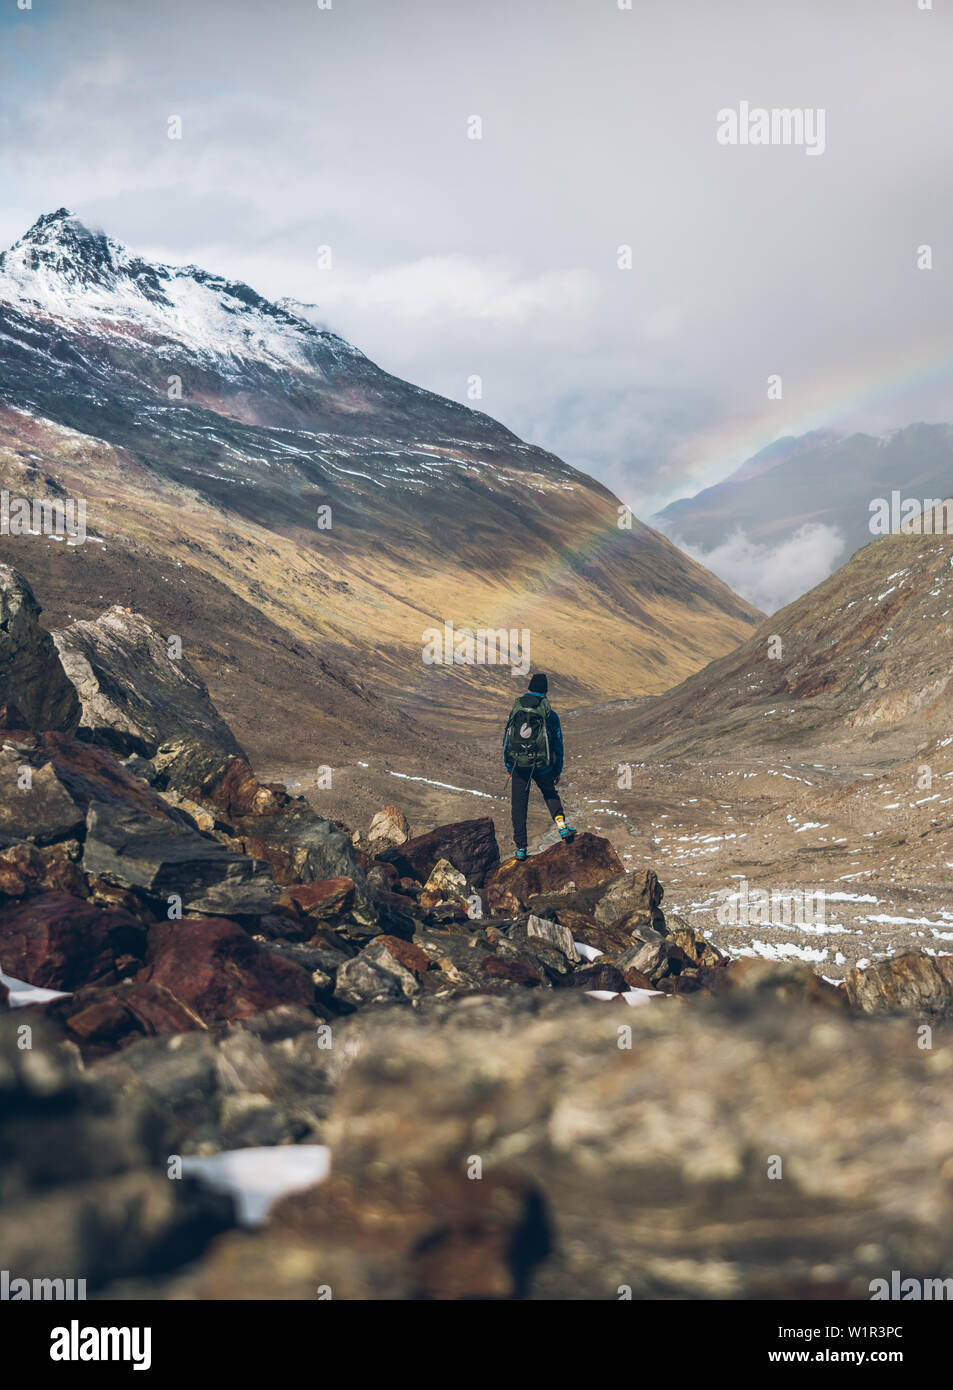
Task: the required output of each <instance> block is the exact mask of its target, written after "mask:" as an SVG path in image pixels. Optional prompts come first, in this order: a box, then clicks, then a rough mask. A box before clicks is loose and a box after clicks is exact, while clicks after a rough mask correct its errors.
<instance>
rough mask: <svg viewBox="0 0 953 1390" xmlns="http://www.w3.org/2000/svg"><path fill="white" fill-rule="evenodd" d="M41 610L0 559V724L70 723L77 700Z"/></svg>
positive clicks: (25, 726)
mask: <svg viewBox="0 0 953 1390" xmlns="http://www.w3.org/2000/svg"><path fill="white" fill-rule="evenodd" d="M42 611H43V610H42V609H41V608H40V605H39V604H38V603H37V601H36V599H35V597H34V595H33V590H32V589H31V588H30V585H29V584H28V583H27V581H26V580H25V579H24V578H23V575H22V574H19V573H18V572H17V570H15V569H12V568H11V567H10V566H9V565H4V564H0V728H9V729H30V730H33V731H34V732H37V731H40V730H44V729H61V730H72V729H75V727H76V725H77V724H78V723H79V717H80V706H79V700H78V699H77V696H76V691H75V690H74V688H73V686H72V684H71V682H70V681H69V679H68V677H67V675H66V673H65V671H64V670H63V667H62V664H61V662H60V658H59V656H58V654H57V651H56V647H55V646H54V644H53V638H52V637H51V636H50V634H49V633H48V632H46V631H45V630H44V629H43V628H42V627H40V624H39V617H40V613H41V612H42Z"/></svg>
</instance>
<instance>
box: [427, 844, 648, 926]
mask: <svg viewBox="0 0 953 1390" xmlns="http://www.w3.org/2000/svg"><path fill="white" fill-rule="evenodd" d="M406 848H407V846H406V845H405V846H404V849H405V850H406ZM448 857H449V856H448ZM624 874H625V866H624V865H623V863H622V860H621V859H620V858H619V856H618V855H617V854H616V852H615V850H614V849H613V848H612V846H611V844H610V843H609V841H608V840H605V839H603V838H602V836H600V835H592V834H590V832H589V831H583V832H582V834H580V835H577V836H576V838H575V839H574V840H572V841H571V842H568V843H567V842H565V841H560V843H559V844H557V845H552V846H551V847H550V848H549V849H547V850H544V851H543V852H542V854H533V855H530V857H529V858H528V859H524V860H522V861H519V860H516V859H512V860H509V861H508V862H507V863H506V864H503V865H501V866H500V867H499V868H498V869H496V870H495V871H494V872H493V873H491V874H490V875H489V877H488V879H487V881H486V890H485V893H484V898H485V901H486V903H487V905H488V906H489V908H490V910H491V911H502V912H507V913H509V912H512V911H514V910H518V909H520V908H526V907H534V906H536V907H539V906H541V904H539V903H536V902H535V901H534V900H536V899H540V898H543V897H552V896H563V895H566V894H576V893H578V891H579V890H580V889H586V888H595V887H598V886H599V885H601V884H603V883H607V882H608V881H609V880H611V879H614V878H617V877H618V876H620V875H624Z"/></svg>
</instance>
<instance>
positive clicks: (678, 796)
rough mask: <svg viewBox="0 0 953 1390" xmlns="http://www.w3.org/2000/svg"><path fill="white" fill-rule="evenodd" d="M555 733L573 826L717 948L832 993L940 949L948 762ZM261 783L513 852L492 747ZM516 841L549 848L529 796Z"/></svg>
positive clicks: (946, 912) (306, 770)
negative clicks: (830, 984)
mask: <svg viewBox="0 0 953 1390" xmlns="http://www.w3.org/2000/svg"><path fill="white" fill-rule="evenodd" d="M563 723H564V733H565V739H566V748H567V756H566V768H565V772H564V775H563V778H562V781H561V783H560V791H561V793H562V796H563V800H564V803H565V806H566V810H567V814H568V817H569V819H570V820H571V821H572V823H573V824H575V825H576V826H577V827H578V828H579V829H580V830H591V831H594V832H595V833H597V834H600V835H604V836H606V837H607V838H608V839H609V840H611V842H612V844H613V846H614V847H615V849H616V850H617V851H618V853H619V855H620V856H621V858H622V860H623V862H624V863H625V865H626V867H627V868H629V869H636V868H638V869H641V868H644V867H651V868H654V869H655V871H656V873H657V874H658V876H659V879H660V880H661V882H662V884H663V885H664V888H665V900H664V908H665V910H666V911H667V912H677V913H679V914H681V915H682V916H684V917H686V918H687V919H688V920H689V921H690V922H691V923H692V925H693V926H695V927H696V928H697V929H699V930H700V931H702V932H703V933H704V934H705V935H706V936H708V937H709V939H710V940H712V941H713V942H714V943H715V945H717V946H718V947H720V948H721V949H722V950H724V951H726V952H727V953H728V954H730V955H732V956H745V955H749V956H751V955H753V956H761V957H764V958H767V959H772V960H800V961H804V962H807V963H809V964H811V966H812V967H813V968H814V969H815V970H816V971H817V972H818V973H819V974H822V975H825V976H826V977H827V978H828V979H830V980H835V981H836V980H841V979H843V977H844V976H845V975H846V973H847V971H848V970H849V969H851V968H852V967H853V966H855V965H858V964H860V965H864V964H865V963H867V962H873V961H877V960H881V959H883V958H885V957H888V956H891V955H895V954H898V953H899V952H901V951H905V950H910V949H915V950H922V951H927V952H935V953H937V954H949V953H953V945H951V944H950V943H951V942H953V828H951V816H950V810H949V808H950V805H951V804H953V759H951V758H947V757H946V756H945V754H946V751H947V750H943V752H942V755H938V754H937V753H936V752H934V753H933V754H931V755H929V756H930V757H931V758H932V765H931V769H930V781H931V785H930V786H928V787H924V786H922V785H918V783H922V781H923V780H924V775H923V772H922V766H923V765H922V764H920V763H918V761H917V758H916V757H914V758H913V759H911V760H909V761H908V762H903V763H896V762H894V763H893V764H892V765H890V766H889V767H888V769H887V770H885V768H884V766H880V765H878V764H876V763H875V762H873V761H872V760H870V759H869V758H868V760H867V761H864V760H863V756H862V753H863V751H864V750H860V752H857V751H848V750H847V748H846V746H845V745H844V744H840V745H838V746H837V747H836V748H833V749H832V748H831V747H826V748H824V747H821V748H819V749H818V750H816V751H812V752H811V753H810V754H805V752H804V751H803V750H801V751H800V752H799V755H798V757H797V760H796V761H795V760H794V759H793V758H789V757H785V756H783V755H781V754H779V753H777V754H770V753H768V752H767V751H766V750H764V749H761V750H757V753H755V752H752V754H751V756H748V757H743V758H742V757H738V758H735V759H733V760H731V761H726V760H725V759H717V760H716V759H711V760H707V761H706V760H704V759H700V760H695V761H692V762H689V761H687V760H686V761H681V762H666V763H659V764H652V763H643V762H640V761H639V760H638V755H637V750H635V749H631V750H624V752H623V753H621V754H620V753H619V752H618V750H617V749H614V748H613V749H609V750H608V752H607V741H606V739H605V714H604V712H603V711H601V710H575V711H570V712H569V713H567V714H566V715H565V716H564V720H563ZM436 747H437V745H436V743H435V748H436ZM941 748H942V744H941ZM951 748H953V740H951ZM867 751H868V753H869V749H868V750H867ZM758 754H760V755H758ZM922 756H928V755H926V754H923V755H922ZM848 757H849V758H850V759H851V761H849V762H848V761H844V759H845V758H848ZM261 773H262V775H263V776H264V777H265V779H266V780H280V781H284V782H286V783H287V785H288V787H289V788H290V789H291V790H293V791H294V792H297V793H302V794H304V795H306V796H308V798H309V799H310V800H311V802H312V804H313V805H314V806H315V807H316V808H317V809H318V810H321V811H322V812H323V813H324V814H326V815H329V816H331V817H332V818H336V819H340V820H343V821H345V822H346V823H348V824H349V825H350V826H352V827H353V828H355V829H362V828H366V826H367V824H368V822H369V821H370V818H371V816H372V815H373V814H374V812H375V811H376V810H378V809H379V808H380V807H381V806H383V805H387V804H396V805H398V806H400V807H401V808H402V809H403V810H404V811H405V813H406V814H407V816H408V819H409V820H410V823H411V827H412V830H413V831H414V832H415V833H417V832H419V831H422V830H425V829H428V828H429V827H430V826H433V825H436V824H439V823H441V822H448V821H454V820H461V819H469V818H471V817H476V816H485V815H489V816H491V817H492V818H493V820H494V823H495V826H496V831H497V836H498V839H499V843H500V849H501V853H502V854H503V856H504V858H505V857H507V856H508V855H509V854H511V853H512V846H513V841H512V833H511V830H510V825H509V790H508V782H507V779H506V774H505V772H504V770H503V768H502V764H501V762H500V759H499V751H498V742H497V739H496V737H493V738H490V737H484V738H481V739H480V740H479V741H478V742H477V743H475V744H474V746H473V747H472V749H458V750H455V751H454V754H453V756H452V757H451V758H450V759H449V760H446V759H444V760H442V755H438V754H435V756H434V757H433V758H432V759H421V758H420V757H419V755H418V754H417V753H416V752H414V753H413V754H407V755H404V756H401V754H400V753H396V752H395V753H394V754H393V755H392V756H387V755H382V754H380V753H378V754H376V755H375V754H374V753H373V752H370V753H368V754H367V756H366V757H362V758H361V759H360V760H355V761H354V762H353V763H351V764H350V765H345V766H343V767H340V768H335V769H334V770H333V774H332V786H331V787H330V788H321V787H319V785H318V777H317V774H316V773H315V770H314V768H313V767H302V766H281V767H279V766H270V767H269V766H265V767H263V768H262V769H261ZM620 780H621V781H622V782H623V783H625V782H626V781H627V780H629V781H631V786H626V785H623V786H620V785H619V784H620ZM529 832H530V849H531V851H533V850H539V849H542V848H545V847H546V846H548V845H549V844H551V843H553V841H554V839H555V831H554V829H553V826H552V824H551V822H550V821H549V818H548V815H547V813H546V810H545V807H544V805H543V802H542V798H541V797H540V796H539V794H538V792H536V791H535V790H534V792H533V794H532V796H531V801H530V816H529ZM745 894H746V895H747V897H746V899H745ZM745 901H747V909H746V910H745Z"/></svg>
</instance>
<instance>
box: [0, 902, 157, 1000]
mask: <svg viewBox="0 0 953 1390" xmlns="http://www.w3.org/2000/svg"><path fill="white" fill-rule="evenodd" d="M145 944H146V932H145V928H144V927H143V926H142V925H141V923H139V922H138V921H137V920H136V919H135V918H134V917H132V916H131V915H130V914H129V913H127V912H122V911H104V910H103V909H102V908H100V907H97V906H96V904H95V903H91V902H87V901H85V900H84V899H82V898H73V897H70V896H69V895H68V894H65V893H48V892H47V893H38V894H36V895H34V896H32V897H28V898H24V899H23V900H22V901H21V902H19V903H16V904H12V905H10V906H8V907H5V908H0V962H2V964H3V969H4V971H5V972H6V973H7V974H9V975H13V976H15V977H16V978H17V979H19V980H26V981H27V983H28V984H31V985H40V986H41V987H42V988H44V989H65V990H73V989H76V988H78V987H79V986H80V985H84V984H88V983H90V982H92V981H94V980H97V979H101V978H102V977H103V976H106V975H109V973H110V972H111V971H112V970H114V968H115V963H116V959H117V957H120V956H130V955H131V956H137V957H138V958H139V959H142V956H143V952H144V949H145Z"/></svg>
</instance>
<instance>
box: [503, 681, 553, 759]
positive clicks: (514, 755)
mask: <svg viewBox="0 0 953 1390" xmlns="http://www.w3.org/2000/svg"><path fill="white" fill-rule="evenodd" d="M526 698H527V697H526V696H525V695H521V696H520V697H519V699H518V700H514V702H513V708H512V709H511V710H510V717H509V719H508V720H507V723H506V732H505V734H504V735H503V752H504V756H505V758H506V761H507V762H508V763H509V764H510V766H511V767H513V768H519V769H520V771H521V772H528V771H532V770H534V769H535V768H540V767H548V766H549V764H550V763H551V762H552V760H553V759H552V754H551V753H550V750H549V730H548V728H547V727H546V725H547V720H548V718H549V715H550V713H551V707H550V703H549V701H548V700H547V699H546V697H545V695H544V696H543V697H542V698H541V699H540V701H539V703H538V704H533V705H524V703H523V701H524V700H525V699H526Z"/></svg>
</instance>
